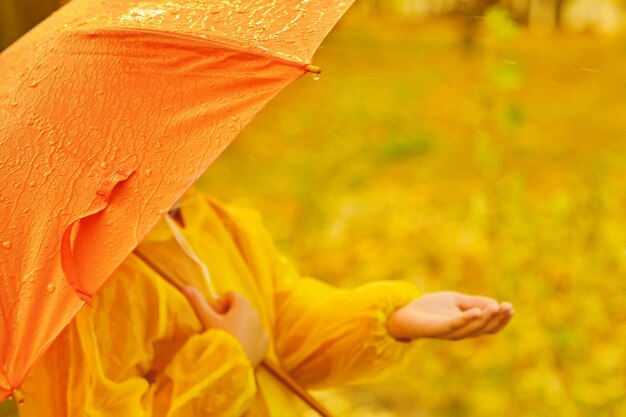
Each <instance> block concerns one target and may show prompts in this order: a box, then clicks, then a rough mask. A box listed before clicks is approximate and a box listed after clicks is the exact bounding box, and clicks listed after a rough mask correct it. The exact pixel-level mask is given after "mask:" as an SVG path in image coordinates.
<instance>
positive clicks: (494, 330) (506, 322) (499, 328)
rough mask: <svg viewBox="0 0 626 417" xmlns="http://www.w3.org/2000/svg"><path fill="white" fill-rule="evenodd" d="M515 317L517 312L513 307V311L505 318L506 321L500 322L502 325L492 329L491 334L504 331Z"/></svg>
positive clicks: (508, 312)
mask: <svg viewBox="0 0 626 417" xmlns="http://www.w3.org/2000/svg"><path fill="white" fill-rule="evenodd" d="M514 315H515V311H514V310H513V307H511V309H510V310H509V311H507V313H506V317H505V318H504V320H502V321H501V322H500V324H498V326H497V327H495V328H494V329H492V330H491V331H490V332H489V333H490V334H495V333H498V332H499V331H500V330H502V329H503V328H504V327H505V326H506V325H507V324H509V322H510V321H511V319H512V318H513V316H514Z"/></svg>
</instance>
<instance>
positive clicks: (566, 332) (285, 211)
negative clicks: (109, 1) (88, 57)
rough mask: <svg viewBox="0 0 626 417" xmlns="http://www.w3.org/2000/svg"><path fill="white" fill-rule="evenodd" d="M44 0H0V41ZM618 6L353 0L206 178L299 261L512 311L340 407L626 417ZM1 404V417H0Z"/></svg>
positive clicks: (623, 107)
mask: <svg viewBox="0 0 626 417" xmlns="http://www.w3.org/2000/svg"><path fill="white" fill-rule="evenodd" d="M58 5H59V4H58V2H54V1H45V0H0V25H1V26H0V39H1V41H2V42H3V44H2V47H6V46H7V45H8V44H10V43H11V42H12V41H13V40H14V39H16V38H17V37H19V36H20V34H21V33H22V32H23V31H24V30H26V29H27V28H28V27H29V26H30V25H32V24H34V23H36V22H37V21H38V20H41V19H43V18H44V17H45V16H46V15H47V14H49V13H50V12H51V11H52V10H54V8H56V7H58ZM625 18H626V1H623V0H500V1H498V0H384V1H383V0H358V1H357V3H356V4H355V6H354V7H353V9H351V11H349V12H348V14H347V15H346V17H345V18H344V19H343V21H342V22H341V23H340V25H339V26H338V27H337V28H336V29H335V30H334V32H333V33H332V34H331V35H330V36H329V38H328V39H327V40H326V41H325V43H324V44H323V46H322V48H321V49H320V50H319V53H318V54H317V56H316V61H315V64H316V65H319V66H321V67H322V68H323V70H324V73H323V75H322V76H321V78H320V79H319V80H316V79H315V78H314V77H312V76H306V77H304V78H303V79H301V80H299V81H298V82H296V83H294V84H293V85H291V86H290V87H289V88H287V90H286V91H284V92H283V93H282V94H280V95H279V96H278V98H277V99H276V100H274V101H273V102H272V103H271V104H270V106H269V107H268V108H266V109H265V110H264V111H263V112H262V113H261V115H260V116H259V117H258V118H257V119H256V120H255V121H254V122H253V123H252V124H251V125H250V126H249V127H248V128H247V129H246V130H245V131H244V133H243V135H242V136H241V137H239V138H238V139H237V141H236V142H235V143H234V145H233V146H231V147H230V148H229V149H228V150H227V151H226V152H225V153H224V155H223V156H222V157H221V158H220V159H219V160H218V162H217V163H215V164H214V165H213V166H212V167H211V168H210V169H209V171H208V172H207V173H206V175H205V176H204V177H203V178H202V180H201V182H200V186H201V187H202V188H204V189H205V190H208V191H209V192H211V193H212V194H214V195H216V196H218V197H220V198H222V199H224V200H227V201H232V202H235V203H237V204H241V205H245V206H250V207H253V208H255V209H257V210H258V211H260V212H261V213H263V215H264V218H265V221H266V224H267V225H268V227H269V229H270V230H271V232H272V234H273V236H274V237H275V239H276V241H277V242H278V244H279V246H280V247H281V248H282V249H283V250H284V251H285V252H286V253H287V254H288V255H289V256H290V257H291V258H292V259H293V260H294V262H295V263H296V264H297V265H298V266H299V267H300V269H301V270H302V271H303V273H305V274H308V275H312V276H316V277H318V278H320V279H323V280H326V281H329V282H331V283H334V284H336V285H341V286H347V287H351V286H356V285H358V284H361V283H364V282H367V281H372V280H379V279H407V280H411V281H414V282H415V283H417V284H418V285H419V286H420V287H421V288H422V289H423V290H424V291H435V290H441V289H456V290H459V291H464V292H468V293H476V294H487V295H492V296H495V297H498V298H500V299H503V300H509V301H511V302H512V303H513V304H514V305H515V307H516V317H515V319H514V320H513V322H512V323H511V325H510V327H509V328H508V329H507V330H506V331H505V332H503V333H502V334H501V335H498V336H497V337H490V338H483V339H480V340H469V341H464V342H458V343H449V342H435V341H420V342H418V343H417V344H416V348H415V350H414V353H413V355H412V356H411V358H410V361H409V363H408V365H407V367H406V368H404V371H403V372H401V373H399V374H397V375H396V376H395V377H394V378H392V379H391V380H387V381H384V382H380V383H377V384H375V385H370V386H366V387H350V388H342V389H338V390H336V391H334V392H332V393H320V394H319V395H320V397H321V398H322V399H323V400H324V401H325V402H326V403H328V404H329V406H330V407H331V408H333V409H334V410H335V411H336V412H337V414H338V415H339V416H344V417H353V416H354V417H356V416H365V417H367V416H378V417H392V416H402V417H404V416H411V417H435V416H436V417H466V416H467V417H483V416H487V417H490V416H507V417H521V416H524V417H530V416H532V417H544V416H545V417H560V416H563V417H577V416H585V417H587V416H601V417H605V416H606V417H610V416H616V417H623V416H625V415H626V348H625V346H624V340H626V309H625V308H624V306H623V303H624V300H625V299H624V295H625V294H626V293H625V292H624V290H625V287H626V279H625V278H626V138H625V137H624V136H625V132H626V124H625V123H626V100H624V95H625V93H626V33H625V32H624V28H625V24H624V23H625V22H624V19H625ZM14 413H15V409H14V405H13V404H12V403H11V402H5V403H3V404H0V415H2V416H13V415H14Z"/></svg>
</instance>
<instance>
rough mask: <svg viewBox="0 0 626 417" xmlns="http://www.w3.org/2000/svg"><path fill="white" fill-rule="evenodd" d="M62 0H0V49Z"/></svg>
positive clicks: (28, 28) (56, 6)
mask: <svg viewBox="0 0 626 417" xmlns="http://www.w3.org/2000/svg"><path fill="white" fill-rule="evenodd" d="M62 3H65V2H64V1H62V0H0V10H1V11H2V12H1V13H0V50H3V49H5V48H6V47H7V46H9V45H10V44H12V43H13V42H15V41H16V40H17V39H18V38H19V37H20V36H22V35H23V34H24V33H26V32H28V31H29V30H30V29H31V28H33V27H34V26H35V25H37V23H39V22H41V21H42V20H44V19H45V18H46V17H48V16H49V15H50V14H51V13H52V12H53V11H55V10H56V9H58V8H59V7H60V6H61V5H62Z"/></svg>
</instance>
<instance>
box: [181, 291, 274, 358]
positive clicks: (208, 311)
mask: <svg viewBox="0 0 626 417" xmlns="http://www.w3.org/2000/svg"><path fill="white" fill-rule="evenodd" d="M184 293H185V295H186V296H187V299H188V300H189V303H191V306H192V307H193V309H194V310H195V311H196V315H197V316H198V319H200V322H201V323H202V326H203V327H204V328H205V329H221V330H224V331H225V332H228V333H230V334H231V335H233V336H235V337H236V338H237V339H238V340H239V342H240V343H241V346H242V347H243V350H244V351H245V352H246V355H247V356H248V359H250V362H251V363H252V366H254V367H256V366H257V365H259V363H261V361H262V360H263V358H264V357H265V353H266V352H267V347H268V341H269V338H268V336H267V333H266V332H265V330H264V329H263V326H262V325H261V319H260V317H259V313H257V311H256V310H255V309H254V307H252V305H251V304H250V302H249V301H248V300H246V299H245V298H244V297H243V296H242V295H240V294H238V293H236V292H229V293H227V294H224V296H222V298H221V299H220V301H219V304H218V305H217V306H216V308H215V309H213V308H211V306H209V304H208V303H207V301H206V300H205V298H204V296H203V295H202V293H200V291H198V290H197V289H195V288H193V287H187V288H185V290H184Z"/></svg>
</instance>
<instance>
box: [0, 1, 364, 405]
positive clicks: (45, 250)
mask: <svg viewBox="0 0 626 417" xmlns="http://www.w3.org/2000/svg"><path fill="white" fill-rule="evenodd" d="M351 3H352V1H350V0H348V1H342V2H337V1H327V0H317V1H310V0H275V1H271V2H263V1H258V0H250V1H246V2H238V1H237V2H235V1H228V0H223V1H219V0H218V1H178V2H177V1H167V2H150V1H142V2H139V1H128V0H109V1H106V2H104V1H101V0H74V1H73V2H71V3H70V4H68V5H67V6H65V7H64V8H62V9H61V10H60V11H59V12H57V13H56V14H54V15H53V16H51V17H50V18H49V19H48V20H46V21H45V22H43V23H42V24H41V25H39V26H38V27H37V28H35V29H34V30H33V31H31V32H30V33H29V34H27V35H26V36H25V37H23V38H22V39H20V40H19V41H18V42H16V43H15V44H14V45H12V46H11V47H10V48H8V49H7V50H6V51H5V52H3V53H2V54H1V55H0V216H1V217H2V219H3V222H2V223H0V277H1V278H0V399H2V398H6V397H8V396H9V395H10V393H11V391H12V390H13V389H14V388H16V387H18V386H19V385H20V383H21V382H22V381H23V380H24V378H25V375H26V374H27V372H28V370H29V369H30V368H31V367H32V365H33V363H34V362H35V361H36V360H37V358H38V357H39V356H41V354H42V353H43V352H44V351H45V349H46V348H47V347H48V346H49V345H50V344H51V343H52V341H53V340H54V338H55V337H56V335H57V334H58V333H59V332H60V331H61V330H62V329H63V327H64V326H65V325H67V323H68V322H69V321H70V320H71V319H72V317H73V316H74V314H76V312H77V311H78V310H79V309H80V307H81V306H82V305H83V303H84V302H85V301H87V302H88V301H89V299H90V298H91V296H92V295H93V294H94V293H95V292H96V291H97V290H98V288H100V286H101V285H102V284H103V283H104V282H105V281H106V279H107V278H108V277H109V276H110V274H111V273H112V272H113V271H114V270H115V268H116V267H117V266H118V265H119V264H120V263H121V262H122V260H123V259H124V258H125V257H126V256H127V255H128V254H129V253H130V252H131V251H132V250H133V248H134V247H135V246H136V245H137V244H138V243H139V242H140V241H141V239H142V238H143V237H144V236H145V235H146V233H147V232H148V231H149V230H150V229H151V227H152V226H153V225H154V224H155V223H156V222H157V221H158V220H159V219H160V218H161V217H162V216H163V214H164V213H165V211H166V210H167V209H168V208H169V207H170V206H172V205H173V204H174V203H175V201H176V200H177V199H178V198H179V197H180V196H181V195H182V193H183V192H184V191H185V190H186V189H187V188H188V187H189V186H190V185H191V184H192V183H193V182H194V181H196V179H197V178H198V177H199V176H200V175H201V174H202V173H203V172H204V171H205V170H206V168H207V167H208V166H209V165H210V164H211V162H213V160H215V158H217V156H218V155H219V154H220V153H221V152H222V151H223V149H224V148H225V147H226V146H227V145H228V144H229V143H230V142H231V141H232V140H233V139H234V138H235V137H236V136H237V134H238V133H239V132H240V131H241V129H242V128H243V127H244V126H245V125H246V124H247V123H248V122H249V121H250V120H251V119H252V118H253V117H254V116H255V115H256V114H257V113H258V111H260V110H261V108H262V107H263V106H264V105H265V104H266V103H267V102H268V101H269V100H270V99H271V98H272V97H273V96H274V95H276V94H277V93H278V92H279V91H280V90H281V89H282V88H284V87H285V86H286V85H287V84H289V83H290V82H291V81H293V80H295V79H297V78H299V77H300V76H302V75H303V74H305V73H306V71H307V65H308V64H309V63H310V61H311V59H312V55H313V53H314V51H315V49H316V48H317V47H318V45H319V43H320V42H321V41H322V39H323V38H324V37H325V35H326V34H327V33H328V31H329V30H330V29H331V28H332V26H333V25H334V24H335V23H336V21H337V20H338V19H339V18H340V17H341V15H342V14H343V13H344V12H345V11H346V9H347V8H348V7H349V6H350V4H351Z"/></svg>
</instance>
